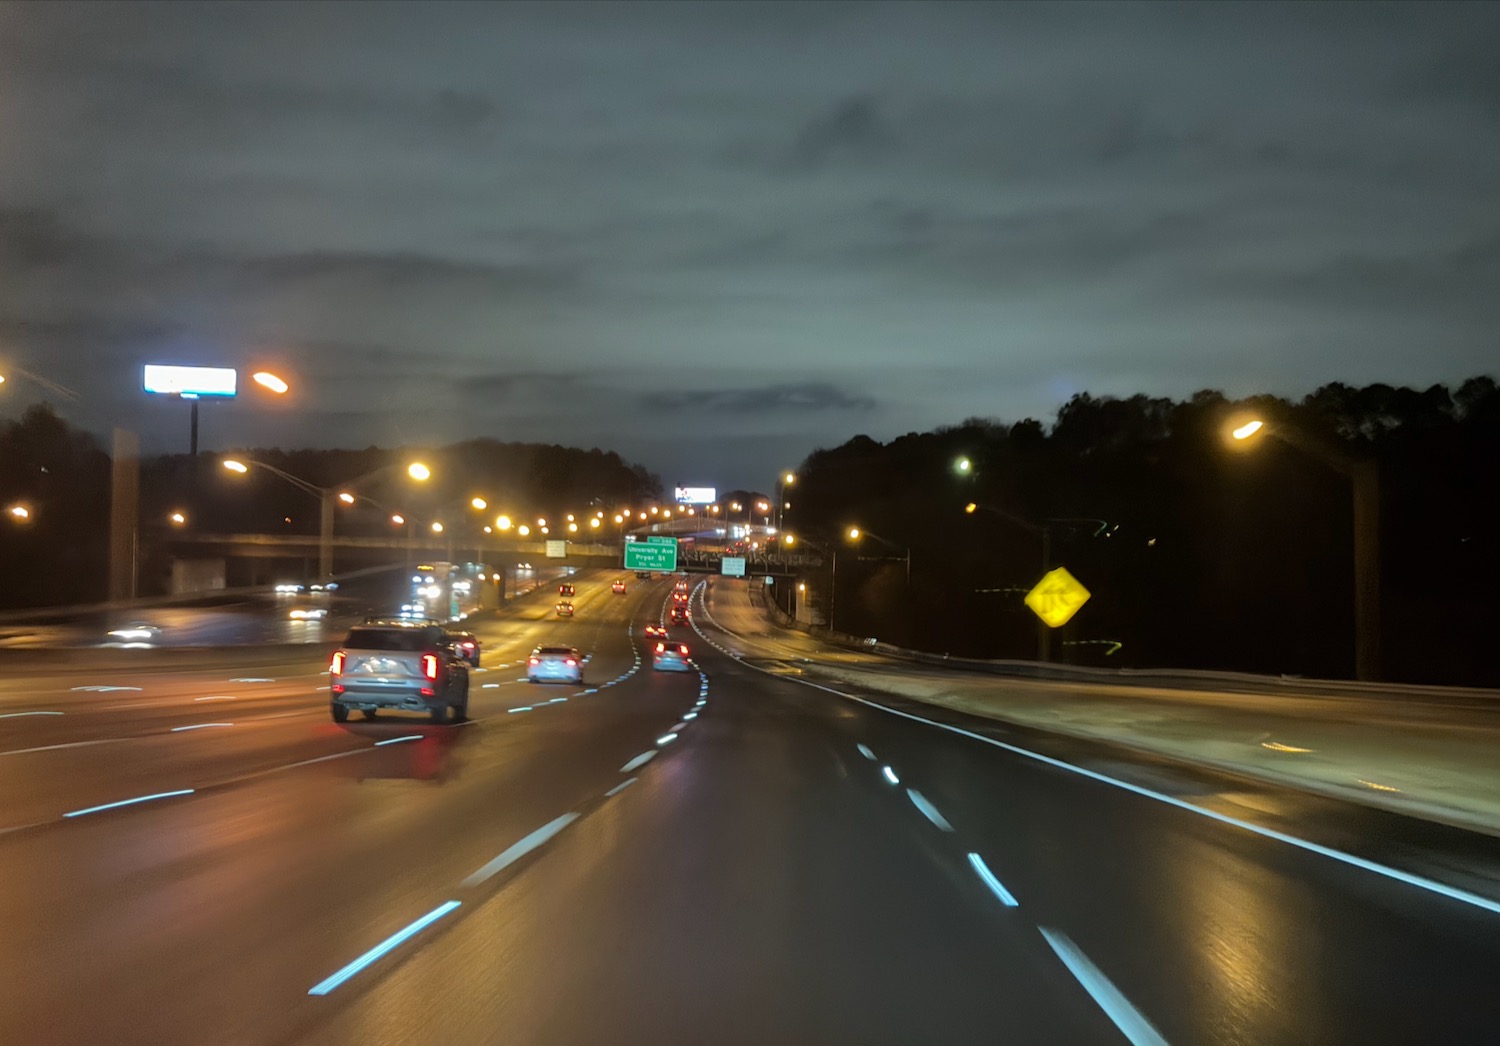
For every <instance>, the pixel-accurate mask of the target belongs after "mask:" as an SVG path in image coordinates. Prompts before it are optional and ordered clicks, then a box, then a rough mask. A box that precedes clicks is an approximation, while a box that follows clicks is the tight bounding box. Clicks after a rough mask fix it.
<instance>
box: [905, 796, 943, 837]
mask: <svg viewBox="0 0 1500 1046" xmlns="http://www.w3.org/2000/svg"><path fill="white" fill-rule="evenodd" d="M906 795H907V798H909V799H910V800H911V802H912V805H913V806H915V807H916V808H917V809H918V810H920V811H922V816H923V817H925V818H927V820H929V821H931V822H932V823H933V824H935V825H937V827H939V828H941V829H942V830H943V831H945V832H951V831H953V826H952V825H951V824H949V823H948V819H947V818H946V817H944V816H943V815H942V814H940V813H938V808H937V807H935V806H933V805H932V803H931V802H929V801H928V799H927V797H926V796H925V795H923V794H922V793H921V792H919V791H917V790H916V789H915V788H908V789H907V790H906Z"/></svg>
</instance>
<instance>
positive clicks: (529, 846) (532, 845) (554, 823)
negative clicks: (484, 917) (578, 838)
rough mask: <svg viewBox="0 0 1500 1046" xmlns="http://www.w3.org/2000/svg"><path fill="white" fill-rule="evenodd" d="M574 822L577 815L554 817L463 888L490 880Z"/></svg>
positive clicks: (508, 849) (475, 875) (466, 882)
mask: <svg viewBox="0 0 1500 1046" xmlns="http://www.w3.org/2000/svg"><path fill="white" fill-rule="evenodd" d="M576 820H578V815H577V814H573V813H568V814H563V815H562V816H561V817H554V818H553V819H552V820H550V821H548V822H547V823H546V824H544V825H542V826H541V827H540V828H538V829H537V830H536V831H534V832H532V833H531V834H530V835H528V836H526V838H524V839H522V840H521V841H520V842H518V843H516V844H514V845H513V846H509V847H507V848H506V849H505V850H503V851H501V852H500V854H499V855H498V856H497V857H495V858H494V859H493V860H491V861H489V862H488V863H487V864H485V865H484V867H482V868H480V869H479V870H478V871H477V872H475V873H474V874H473V875H471V876H469V877H468V878H467V879H465V880H464V882H463V884H464V886H467V887H470V888H472V887H475V886H478V885H479V884H480V883H482V882H484V881H485V880H486V879H488V878H490V877H491V876H492V875H494V874H495V873H496V872H499V871H501V870H502V869H504V868H506V867H507V866H508V865H512V864H514V863H515V862H517V861H519V860H520V859H521V858H523V857H525V856H526V855H527V854H529V853H530V852H531V851H533V850H535V849H536V848H537V847H538V846H541V845H542V844H543V843H545V842H546V841H547V840H548V839H551V838H552V837H553V836H554V835H556V834H557V833H558V832H560V831H562V830H563V829H564V828H566V827H568V825H570V824H572V823H573V822H574V821H576Z"/></svg>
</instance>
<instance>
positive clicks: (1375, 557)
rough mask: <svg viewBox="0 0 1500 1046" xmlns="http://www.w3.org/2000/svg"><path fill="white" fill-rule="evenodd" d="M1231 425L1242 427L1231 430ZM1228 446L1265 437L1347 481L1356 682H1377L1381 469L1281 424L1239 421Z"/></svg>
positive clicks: (1375, 461)
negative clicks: (1352, 546) (1351, 510)
mask: <svg viewBox="0 0 1500 1046" xmlns="http://www.w3.org/2000/svg"><path fill="white" fill-rule="evenodd" d="M1235 421H1240V422H1242V423H1241V424H1239V425H1235ZM1226 429H1227V431H1228V434H1229V443H1230V445H1231V446H1251V445H1253V441H1254V440H1255V438H1256V437H1257V436H1261V435H1269V436H1272V437H1274V438H1275V439H1277V440H1279V441H1281V442H1282V443H1285V444H1286V445H1287V446H1290V447H1295V448H1296V449H1297V450H1300V451H1302V452H1303V453H1304V454H1307V455H1308V456H1309V457H1311V458H1314V459H1316V460H1317V461H1320V462H1322V463H1323V464H1324V465H1325V466H1326V467H1328V468H1330V469H1332V470H1333V471H1334V472H1337V473H1339V474H1340V475H1342V476H1344V477H1345V478H1346V479H1348V480H1349V486H1350V497H1351V499H1352V502H1353V505H1352V508H1353V512H1352V515H1353V519H1354V535H1353V538H1354V678H1355V679H1357V680H1359V681H1360V682H1375V681H1377V680H1379V679H1380V676H1381V659H1380V463H1379V459H1377V458H1355V457H1353V456H1351V455H1349V454H1347V453H1345V452H1344V451H1343V450H1341V449H1338V448H1336V447H1332V446H1329V445H1328V444H1326V443H1323V442H1322V441H1320V440H1316V439H1314V438H1312V437H1310V436H1308V435H1307V434H1306V433H1303V432H1300V431H1298V430H1297V429H1295V428H1292V427H1291V426H1288V425H1283V424H1272V423H1269V422H1267V421H1264V420H1262V419H1260V418H1250V419H1248V420H1247V419H1245V418H1244V417H1243V416H1242V417H1240V418H1237V419H1233V420H1231V421H1230V423H1229V425H1228V426H1226Z"/></svg>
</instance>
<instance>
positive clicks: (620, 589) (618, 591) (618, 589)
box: [609, 581, 625, 596]
mask: <svg viewBox="0 0 1500 1046" xmlns="http://www.w3.org/2000/svg"><path fill="white" fill-rule="evenodd" d="M609 590H610V591H611V592H613V593H614V594H615V595H617V596H623V595H624V594H625V582H623V581H616V582H615V583H614V584H612V585H610V586H609Z"/></svg>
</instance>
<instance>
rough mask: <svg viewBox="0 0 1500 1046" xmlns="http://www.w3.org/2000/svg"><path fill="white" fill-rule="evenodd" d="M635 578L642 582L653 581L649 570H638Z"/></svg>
mask: <svg viewBox="0 0 1500 1046" xmlns="http://www.w3.org/2000/svg"><path fill="white" fill-rule="evenodd" d="M635 576H636V577H637V578H638V579H640V580H641V581H650V580H651V571H649V570H637V571H636V572H635Z"/></svg>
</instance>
